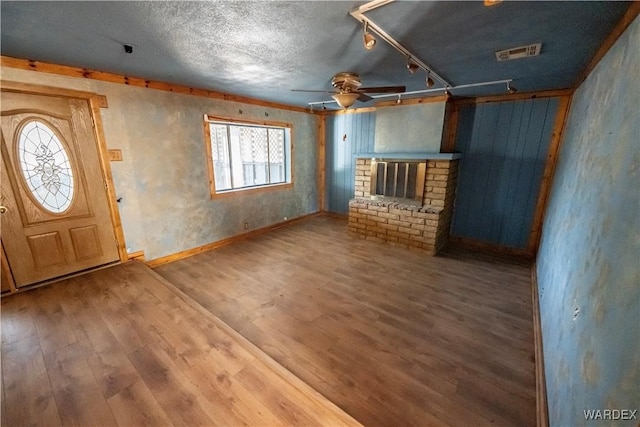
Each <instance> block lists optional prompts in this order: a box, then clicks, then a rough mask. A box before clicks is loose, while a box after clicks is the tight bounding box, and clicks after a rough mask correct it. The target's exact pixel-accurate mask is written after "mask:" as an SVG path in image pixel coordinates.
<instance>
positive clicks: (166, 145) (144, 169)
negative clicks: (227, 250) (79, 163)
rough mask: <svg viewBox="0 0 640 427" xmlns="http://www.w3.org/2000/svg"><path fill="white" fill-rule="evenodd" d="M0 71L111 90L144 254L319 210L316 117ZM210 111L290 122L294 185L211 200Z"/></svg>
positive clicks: (117, 168)
mask: <svg viewBox="0 0 640 427" xmlns="http://www.w3.org/2000/svg"><path fill="white" fill-rule="evenodd" d="M2 77H3V78H6V79H8V80H13V81H21V82H25V83H37V84H45V85H48V86H57V87H63V88H70V89H79V90H86V91H91V92H96V93H100V94H104V95H106V96H107V99H108V101H109V108H106V109H101V110H100V114H101V116H102V122H103V124H104V133H105V138H106V142H107V146H108V147H109V148H119V149H121V150H122V155H123V161H122V162H112V163H111V170H112V172H113V180H114V184H115V189H116V193H117V195H118V197H122V198H123V200H122V203H119V204H118V208H119V209H120V216H121V219H122V226H123V229H124V235H125V240H126V243H127V247H128V248H131V250H132V251H137V250H143V251H144V252H145V256H146V258H147V259H155V258H160V257H163V256H166V255H170V254H174V253H176V252H180V251H184V250H187V249H191V248H194V247H198V246H202V245H205V244H208V243H211V242H215V241H218V240H222V239H225V238H228V237H231V236H234V235H238V234H242V233H244V232H246V230H245V229H244V223H245V222H247V223H248V224H249V229H256V228H260V227H265V226H269V225H272V224H276V223H279V222H282V221H283V220H284V217H288V218H295V217H298V216H302V215H305V214H309V213H313V212H316V211H317V210H318V193H317V192H318V185H317V159H318V144H317V139H318V138H317V125H318V122H317V120H318V119H317V117H315V116H313V115H311V114H308V113H303V112H292V111H287V110H279V109H274V108H266V107H261V106H256V105H247V104H241V103H237V102H230V101H221V100H216V99H210V98H204V97H197V96H191V95H185V94H177V93H171V92H165V91H159V90H153V89H145V88H139V87H131V86H127V85H122V84H115V83H107V82H102V81H97V80H91V79H84V78H73V77H66V76H58V75H52V74H46V73H38V72H35V71H25V70H18V69H11V68H3V69H2ZM240 111H242V113H241V112H240ZM205 113H207V114H212V115H217V116H221V117H231V118H236V119H238V120H242V119H252V120H273V121H278V122H289V123H292V125H293V129H292V143H293V162H292V169H293V183H294V186H293V188H286V189H277V190H271V191H265V192H259V193H250V194H238V195H236V196H233V197H225V198H219V199H215V200H212V199H211V196H210V194H209V176H208V172H207V161H206V154H205V153H206V152H205V142H204V133H203V123H204V117H203V115H204V114H205ZM265 114H268V117H266V116H265Z"/></svg>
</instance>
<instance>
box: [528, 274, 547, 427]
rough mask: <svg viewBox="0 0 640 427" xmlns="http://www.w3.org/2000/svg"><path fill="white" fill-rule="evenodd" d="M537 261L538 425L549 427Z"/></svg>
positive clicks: (533, 290)
mask: <svg viewBox="0 0 640 427" xmlns="http://www.w3.org/2000/svg"><path fill="white" fill-rule="evenodd" d="M539 295H540V294H539V293H538V274H537V272H536V263H535V262H534V263H533V265H532V266H531V298H532V302H533V342H534V352H535V363H536V426H537V427H549V407H548V404H547V383H546V378H545V374H544V354H543V352H542V324H541V322H540V298H539Z"/></svg>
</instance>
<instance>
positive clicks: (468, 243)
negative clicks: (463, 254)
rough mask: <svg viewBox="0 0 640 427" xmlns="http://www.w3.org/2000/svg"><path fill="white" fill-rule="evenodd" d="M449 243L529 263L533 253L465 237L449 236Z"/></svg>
mask: <svg viewBox="0 0 640 427" xmlns="http://www.w3.org/2000/svg"><path fill="white" fill-rule="evenodd" d="M449 242H450V243H452V244H454V245H457V246H461V247H463V248H468V249H477V250H481V251H485V252H489V253H492V254H496V255H508V256H511V257H515V258H521V259H522V260H525V261H531V260H533V258H534V255H533V253H532V252H530V251H529V250H527V249H516V248H510V247H507V246H501V245H496V244H495V243H488V242H481V241H478V240H471V239H467V238H466V237H458V236H450V237H449Z"/></svg>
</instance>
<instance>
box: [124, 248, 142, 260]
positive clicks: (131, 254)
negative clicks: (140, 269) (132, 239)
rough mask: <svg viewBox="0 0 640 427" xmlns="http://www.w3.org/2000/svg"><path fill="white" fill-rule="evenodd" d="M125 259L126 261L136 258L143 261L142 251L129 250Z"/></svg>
mask: <svg viewBox="0 0 640 427" xmlns="http://www.w3.org/2000/svg"><path fill="white" fill-rule="evenodd" d="M127 260H128V261H133V260H138V261H142V262H144V251H135V252H129V253H128V254H127Z"/></svg>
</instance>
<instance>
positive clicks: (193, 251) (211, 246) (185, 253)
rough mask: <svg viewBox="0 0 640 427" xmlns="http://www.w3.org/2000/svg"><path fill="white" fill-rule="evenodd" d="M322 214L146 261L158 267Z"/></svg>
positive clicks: (299, 218)
mask: <svg viewBox="0 0 640 427" xmlns="http://www.w3.org/2000/svg"><path fill="white" fill-rule="evenodd" d="M322 214H323V213H322V212H314V213H311V214H307V215H302V216H299V217H296V218H292V219H288V220H286V221H283V222H279V223H276V224H272V225H268V226H266V227H262V228H257V229H255V230H251V231H248V232H246V233H242V234H238V235H235V236H232V237H228V238H226V239H222V240H218V241H216V242H211V243H207V244H206V245H202V246H198V247H195V248H191V249H187V250H185V251H180V252H176V253H173V254H171V255H166V256H163V257H160V258H156V259H152V260H149V261H146V262H145V264H147V265H148V266H149V267H151V268H153V267H157V266H159V265H162V264H167V263H170V262H173V261H177V260H179V259H183V258H187V257H190V256H193V255H197V254H199V253H202V252H206V251H210V250H213V249H217V248H219V247H222V246H226V245H230V244H232V243H236V242H240V241H242V240H245V239H248V238H250V237H254V236H258V235H260V234H264V233H266V232H268V231H272V230H275V229H277V228H280V227H284V226H286V225H289V224H292V223H294V222H298V221H302V220H305V219H308V218H312V217H315V216H319V215H322Z"/></svg>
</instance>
